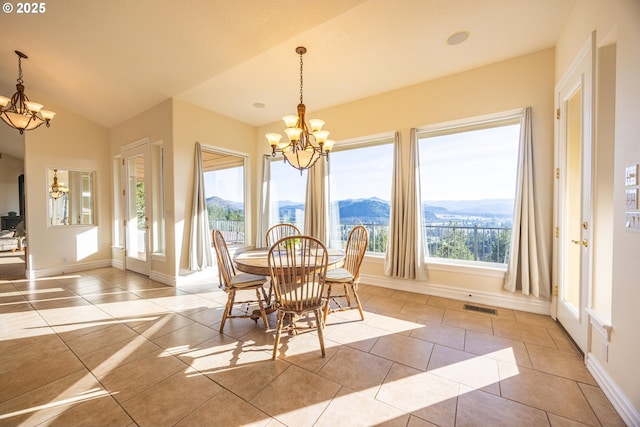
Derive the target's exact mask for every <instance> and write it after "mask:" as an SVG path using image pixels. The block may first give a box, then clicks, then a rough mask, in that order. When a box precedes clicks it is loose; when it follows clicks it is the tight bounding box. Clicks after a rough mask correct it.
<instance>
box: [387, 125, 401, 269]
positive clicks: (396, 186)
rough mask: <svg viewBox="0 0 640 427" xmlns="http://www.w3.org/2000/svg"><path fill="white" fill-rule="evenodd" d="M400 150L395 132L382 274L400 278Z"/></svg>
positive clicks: (398, 135) (397, 135) (398, 137)
mask: <svg viewBox="0 0 640 427" xmlns="http://www.w3.org/2000/svg"><path fill="white" fill-rule="evenodd" d="M401 153H402V150H401V147H400V133H399V132H396V133H395V137H394V141H393V176H392V181H391V212H390V213H389V234H388V235H387V251H386V254H385V258H384V273H385V274H386V275H387V276H391V277H402V275H403V270H404V269H403V266H402V265H401V263H402V260H403V259H404V241H403V240H404V239H403V231H402V225H403V223H404V216H405V212H404V209H405V206H404V193H403V192H402V156H401Z"/></svg>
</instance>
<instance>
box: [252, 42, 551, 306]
mask: <svg viewBox="0 0 640 427" xmlns="http://www.w3.org/2000/svg"><path fill="white" fill-rule="evenodd" d="M553 87H554V50H553V49H547V50H544V51H540V52H536V53H532V54H529V55H525V56H521V57H518V58H514V59H510V60H507V61H503V62H500V63H496V64H492V65H488V66H485V67H482V68H478V69H474V70H470V71H467V72H464V73H460V74H455V75H452V76H448V77H445V78H441V79H437V80H433V81H429V82H425V83H421V84H418V85H414V86H410V87H406V88H403V89H399V90H396V91H392V92H389V93H385V94H381V95H377V96H373V97H370V98H366V99H363V100H359V101H356V102H352V103H348V104H344V105H340V106H338V107H335V108H330V109H326V110H322V111H317V112H313V113H310V114H308V116H309V117H320V118H322V119H323V120H325V122H326V127H327V129H330V130H331V136H332V138H336V140H337V144H340V139H350V138H356V137H363V136H367V135H374V134H379V133H383V132H391V131H396V130H398V131H400V133H401V138H402V158H403V163H404V165H405V166H406V165H407V161H408V158H409V133H410V129H411V128H412V127H420V126H425V125H429V124H435V123H441V122H446V121H451V120H456V119H464V118H469V117H475V116H481V115H485V114H491V113H497V112H503V111H509V110H514V109H518V108H525V107H527V106H531V107H532V111H533V136H534V145H535V146H534V156H535V164H536V167H537V168H538V170H537V171H536V176H537V179H538V180H537V182H536V185H537V190H538V202H539V203H540V204H541V212H542V213H543V214H544V220H543V225H544V230H545V231H546V233H547V237H548V239H549V246H548V248H549V251H550V249H551V246H550V239H551V227H552V208H553V197H552V195H553V182H552V176H553V175H552V170H553ZM294 103H295V100H292V108H293V107H295V106H294V105H293V104H294ZM307 104H308V107H309V108H312V107H313V100H312V99H308V100H307ZM281 128H282V124H281V123H280V122H279V123H274V124H271V125H268V126H263V127H261V128H259V129H258V146H259V147H260V149H262V150H263V152H264V153H267V152H269V146H268V144H267V143H266V140H265V138H264V134H265V133H267V132H281ZM404 169H405V180H404V181H405V183H406V181H407V179H406V167H405V168H404ZM256 196H257V195H256ZM362 273H363V274H364V275H367V276H375V277H378V278H380V279H381V280H387V279H386V278H385V276H384V268H383V263H382V262H381V260H379V259H377V260H376V259H369V258H368V259H367V260H366V261H365V263H364V264H363V267H362ZM502 277H503V274H501V273H500V272H498V273H496V272H493V273H489V274H486V272H482V273H480V274H478V272H477V270H476V271H474V270H473V269H460V268H458V269H455V268H454V269H451V268H447V269H433V270H430V271H429V280H428V283H429V284H431V285H446V286H447V287H448V288H449V289H452V290H454V291H458V292H460V293H461V295H462V294H464V295H465V296H467V294H468V292H467V291H468V290H471V291H472V293H473V294H475V293H481V294H485V293H489V294H493V295H499V296H500V297H501V298H509V299H510V298H520V299H523V300H524V299H526V300H530V299H529V298H523V297H522V296H521V295H520V294H512V293H510V292H507V291H504V290H503V289H502ZM402 283H403V284H404V285H405V286H411V288H412V289H413V290H420V289H422V290H423V291H424V290H425V287H424V285H425V284H424V283H423V284H419V283H407V282H404V281H403V282H402ZM430 291H433V289H430ZM494 303H497V302H496V301H495V300H494ZM544 305H545V307H548V304H547V303H546V301H544Z"/></svg>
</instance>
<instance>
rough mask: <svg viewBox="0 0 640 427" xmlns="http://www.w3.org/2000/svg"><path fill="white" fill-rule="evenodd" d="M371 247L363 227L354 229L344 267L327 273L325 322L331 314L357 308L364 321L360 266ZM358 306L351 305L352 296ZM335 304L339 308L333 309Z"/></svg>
mask: <svg viewBox="0 0 640 427" xmlns="http://www.w3.org/2000/svg"><path fill="white" fill-rule="evenodd" d="M368 245H369V232H368V231H367V229H366V228H365V227H364V226H363V225H357V226H355V227H353V229H352V230H351V232H350V233H349V237H348V239H347V247H346V249H345V259H344V265H343V266H342V267H340V268H334V269H331V270H328V271H327V277H326V279H325V285H326V286H325V287H326V289H327V297H326V303H325V306H324V316H323V321H324V322H326V321H327V315H328V314H329V313H330V312H334V311H340V310H350V309H355V308H357V309H358V311H360V318H361V319H362V320H364V313H363V311H362V304H361V303H360V297H358V284H359V283H360V265H361V264H362V260H363V259H364V254H365V252H367V246H368ZM336 289H340V291H338V292H341V293H340V294H334V293H333V292H334V290H336ZM350 294H353V299H354V300H355V303H356V305H355V306H352V305H351V296H350ZM337 298H344V299H345V300H346V306H343V305H341V304H340V302H339V301H338V300H337ZM332 301H333V302H334V303H335V304H336V306H337V308H331V302H332Z"/></svg>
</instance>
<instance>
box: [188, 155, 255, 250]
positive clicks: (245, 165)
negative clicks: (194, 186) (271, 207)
mask: <svg viewBox="0 0 640 427" xmlns="http://www.w3.org/2000/svg"><path fill="white" fill-rule="evenodd" d="M200 149H201V152H202V153H203V165H202V168H203V172H204V173H206V172H212V171H213V170H214V169H210V170H206V168H205V165H204V153H205V152H210V153H216V154H220V155H225V156H236V157H239V158H240V160H241V162H242V179H243V183H242V192H243V194H242V199H243V204H244V241H243V242H242V243H233V242H228V246H229V247H243V246H250V245H252V244H253V237H252V233H251V227H250V226H251V196H250V192H251V181H250V179H251V174H250V164H249V154H247V153H243V152H240V151H235V150H230V149H226V148H221V147H215V146H211V145H201V147H200ZM222 169H229V168H220V169H219V170H222ZM205 191H206V182H205Z"/></svg>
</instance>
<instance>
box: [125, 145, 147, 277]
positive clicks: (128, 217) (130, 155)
mask: <svg viewBox="0 0 640 427" xmlns="http://www.w3.org/2000/svg"><path fill="white" fill-rule="evenodd" d="M147 145H148V144H146V142H145V143H142V144H138V145H136V146H134V147H130V148H125V149H124V150H123V152H122V158H123V167H124V171H123V177H124V184H125V185H124V199H125V203H124V210H125V217H124V227H125V233H124V234H125V257H124V258H125V268H126V269H127V270H132V271H135V272H137V273H140V274H144V275H147V276H148V275H149V271H150V262H149V258H150V257H149V216H148V209H147V206H149V195H148V193H149V192H148V191H147V190H148V188H149V184H148V182H149V177H148V175H149V174H148V173H147V170H148V169H149V168H148V167H147V157H148V156H147Z"/></svg>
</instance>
